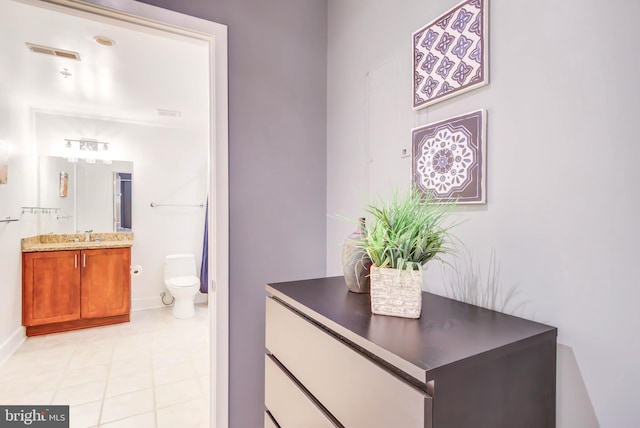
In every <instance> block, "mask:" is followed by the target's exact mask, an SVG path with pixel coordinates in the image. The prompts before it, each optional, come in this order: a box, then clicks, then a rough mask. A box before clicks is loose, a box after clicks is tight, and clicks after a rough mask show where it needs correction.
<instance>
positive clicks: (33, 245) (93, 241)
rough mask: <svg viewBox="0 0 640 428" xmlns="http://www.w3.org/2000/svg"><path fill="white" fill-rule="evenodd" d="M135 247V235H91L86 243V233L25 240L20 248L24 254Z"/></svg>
mask: <svg viewBox="0 0 640 428" xmlns="http://www.w3.org/2000/svg"><path fill="white" fill-rule="evenodd" d="M132 245H133V233H123V232H117V233H91V234H90V241H89V242H87V241H85V234H84V233H72V234H47V235H37V236H30V237H28V238H23V239H22V240H21V242H20V247H21V250H22V252H23V253H30V252H36V251H60V250H85V249H92V248H123V247H131V246H132Z"/></svg>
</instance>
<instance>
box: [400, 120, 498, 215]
mask: <svg viewBox="0 0 640 428" xmlns="http://www.w3.org/2000/svg"><path fill="white" fill-rule="evenodd" d="M485 130H486V112H485V110H477V111H474V112H471V113H467V114H464V115H462V116H456V117H452V118H450V119H447V120H443V121H441V122H437V123H432V124H429V125H425V126H421V127H418V128H414V129H413V130H412V131H411V136H412V146H411V159H412V161H411V181H412V183H413V184H414V185H415V186H416V187H417V188H418V189H420V190H422V191H423V192H430V193H431V194H432V195H433V197H434V199H435V200H436V201H441V202H450V201H457V203H462V204H483V203H485V202H486V197H485V195H486V189H485V184H486V169H485V158H486V138H485V137H486V135H485V134H486V132H485Z"/></svg>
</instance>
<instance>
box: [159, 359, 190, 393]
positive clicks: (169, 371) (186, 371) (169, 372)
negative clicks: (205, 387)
mask: <svg viewBox="0 0 640 428" xmlns="http://www.w3.org/2000/svg"><path fill="white" fill-rule="evenodd" d="M196 376H197V373H196V371H195V370H194V368H193V367H192V366H191V362H190V361H188V360H187V361H186V362H183V363H179V364H170V365H166V366H160V367H154V368H153V382H154V385H155V386H156V387H157V386H159V385H165V384H167V383H173V382H177V381H179V380H185V379H190V378H193V377H196Z"/></svg>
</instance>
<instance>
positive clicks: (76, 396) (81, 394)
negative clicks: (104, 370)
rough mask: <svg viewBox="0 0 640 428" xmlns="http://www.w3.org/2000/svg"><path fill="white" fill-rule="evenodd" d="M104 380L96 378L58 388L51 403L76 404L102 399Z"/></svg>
mask: <svg viewBox="0 0 640 428" xmlns="http://www.w3.org/2000/svg"><path fill="white" fill-rule="evenodd" d="M105 386H106V381H105V380H98V381H93V382H86V383H82V384H79V385H73V386H67V387H64V388H60V389H58V391H56V394H55V395H54V397H53V401H52V403H51V404H61V405H64V404H67V405H70V406H71V405H77V404H84V403H90V402H92V401H97V400H102V399H103V398H104V391H105Z"/></svg>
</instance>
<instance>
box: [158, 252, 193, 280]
mask: <svg viewBox="0 0 640 428" xmlns="http://www.w3.org/2000/svg"><path fill="white" fill-rule="evenodd" d="M178 276H198V274H197V273H196V258H195V256H194V255H193V254H186V253H185V254H169V255H168V256H166V257H165V259H164V279H165V280H166V279H167V278H175V277H178Z"/></svg>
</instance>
